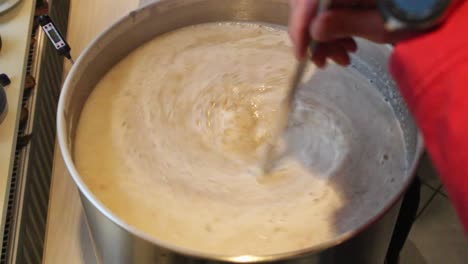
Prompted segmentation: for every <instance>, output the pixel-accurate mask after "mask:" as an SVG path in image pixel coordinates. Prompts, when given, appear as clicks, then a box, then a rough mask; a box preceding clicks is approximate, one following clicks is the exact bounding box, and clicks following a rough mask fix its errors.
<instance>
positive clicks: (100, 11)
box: [0, 0, 148, 264]
mask: <svg viewBox="0 0 468 264" xmlns="http://www.w3.org/2000/svg"><path fill="white" fill-rule="evenodd" d="M70 2H71V3H70V16H69V25H68V34H67V40H68V42H69V44H70V46H71V47H72V56H73V57H74V58H76V57H78V55H79V54H80V52H81V51H82V50H83V49H84V48H85V47H86V46H87V45H88V44H89V43H90V42H91V41H92V40H93V39H94V38H95V37H96V36H97V35H98V34H99V33H100V32H101V31H103V30H104V29H106V28H107V27H108V26H109V25H111V24H112V23H113V22H114V21H116V20H117V19H119V18H120V17H122V16H124V15H126V14H127V13H129V12H130V11H132V10H134V9H135V8H137V7H138V5H139V4H140V1H139V0H99V1H96V0H71V1H70ZM141 2H142V4H143V3H144V2H148V0H146V1H145V0H141ZM69 68H70V64H69V63H66V64H65V74H67V73H68V70H69ZM0 160H2V159H0ZM0 168H1V165H0ZM43 263H46V264H55V263H57V264H62V263H68V264H81V263H86V264H92V263H98V262H97V260H96V257H95V251H94V248H93V245H92V241H91V238H90V235H89V231H88V228H87V224H86V220H85V218H84V214H83V208H82V206H81V202H80V200H79V194H78V190H77V189H76V187H75V186H74V184H73V180H72V178H71V176H70V175H69V174H68V172H67V170H66V167H65V164H64V163H63V160H62V156H61V153H60V150H59V148H58V146H56V148H55V154H54V168H53V174H52V185H51V190H50V200H49V212H48V217H47V230H46V238H45V247H44V256H43Z"/></svg>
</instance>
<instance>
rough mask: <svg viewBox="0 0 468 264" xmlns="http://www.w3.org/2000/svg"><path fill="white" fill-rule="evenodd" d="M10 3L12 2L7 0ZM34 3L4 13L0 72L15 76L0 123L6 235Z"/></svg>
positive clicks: (0, 198)
mask: <svg viewBox="0 0 468 264" xmlns="http://www.w3.org/2000/svg"><path fill="white" fill-rule="evenodd" d="M0 1H1V0H0ZM6 2H11V1H9V0H7V1H6ZM34 6H35V1H33V0H22V1H21V2H20V3H19V4H18V5H15V6H14V7H12V8H11V9H10V10H8V11H5V12H4V13H1V14H0V36H1V37H2V42H3V47H2V50H1V51H0V73H6V74H7V75H8V76H9V77H10V79H11V84H10V85H9V86H7V87H6V88H5V91H6V95H7V101H8V112H7V114H6V116H5V119H4V120H3V122H2V123H1V124H0V213H1V225H0V226H1V229H0V232H1V233H2V234H3V226H4V221H5V213H6V210H5V208H6V206H5V205H6V201H7V195H8V191H9V186H10V179H11V173H12V165H13V158H14V151H15V146H16V134H17V127H18V122H19V120H18V119H19V118H18V116H19V112H20V107H21V105H20V102H21V98H22V95H23V84H24V77H25V74H26V66H27V55H28V51H29V44H30V39H31V28H32V20H33V17H34Z"/></svg>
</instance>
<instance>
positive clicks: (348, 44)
mask: <svg viewBox="0 0 468 264" xmlns="http://www.w3.org/2000/svg"><path fill="white" fill-rule="evenodd" d="M333 43H335V44H337V45H340V46H341V47H343V48H344V49H345V50H346V51H347V52H356V51H357V48H358V46H357V43H356V41H355V40H354V39H353V38H344V39H338V40H335V41H333Z"/></svg>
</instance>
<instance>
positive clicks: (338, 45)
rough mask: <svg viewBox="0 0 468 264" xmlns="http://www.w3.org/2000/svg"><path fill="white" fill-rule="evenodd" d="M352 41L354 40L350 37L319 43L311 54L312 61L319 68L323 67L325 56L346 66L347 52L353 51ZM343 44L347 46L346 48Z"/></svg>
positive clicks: (347, 60)
mask: <svg viewBox="0 0 468 264" xmlns="http://www.w3.org/2000/svg"><path fill="white" fill-rule="evenodd" d="M353 43H355V42H354V41H353V40H352V39H343V40H338V41H333V42H329V43H320V44H319V45H318V46H317V48H316V50H315V53H314V54H313V56H312V61H313V62H314V63H315V64H316V65H317V67H319V68H323V67H325V65H326V60H327V58H330V59H332V60H333V61H335V62H336V63H337V64H339V65H344V66H346V65H348V64H349V63H350V57H349V55H348V52H353V51H352V50H354V49H353V48H354V47H352V45H353ZM345 46H348V47H347V48H346V47H345ZM348 49H349V50H348Z"/></svg>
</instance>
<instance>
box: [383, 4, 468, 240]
mask: <svg viewBox="0 0 468 264" xmlns="http://www.w3.org/2000/svg"><path fill="white" fill-rule="evenodd" d="M467 18H468V3H464V4H462V5H461V6H460V7H459V8H458V9H457V11H456V12H455V13H454V14H453V15H452V16H451V17H450V19H449V20H448V21H447V22H446V23H445V24H444V25H443V26H442V27H441V28H439V29H438V30H436V31H434V32H431V33H428V34H426V35H424V36H422V37H419V38H416V39H413V40H409V41H406V42H402V43H400V44H398V45H397V47H396V48H395V52H394V54H393V55H392V60H391V70H392V73H393V76H394V78H395V80H396V81H397V82H398V85H399V87H400V90H401V93H402V95H403V97H404V98H405V100H406V102H407V104H408V107H409V108H410V110H411V112H412V113H413V115H414V116H415V119H416V122H417V124H418V126H419V128H420V130H421V132H422V134H423V137H424V140H425V144H426V148H427V150H428V152H429V154H430V155H431V157H432V159H433V161H434V164H435V166H436V168H437V169H438V171H439V173H440V175H441V178H442V182H443V184H444V186H445V188H446V190H447V192H448V194H449V197H450V199H451V200H452V202H453V204H454V206H455V208H456V210H457V213H458V215H459V216H460V218H461V221H462V223H463V224H464V227H465V231H466V233H467V235H468V34H467V33H466V29H467V28H468V19H467Z"/></svg>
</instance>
